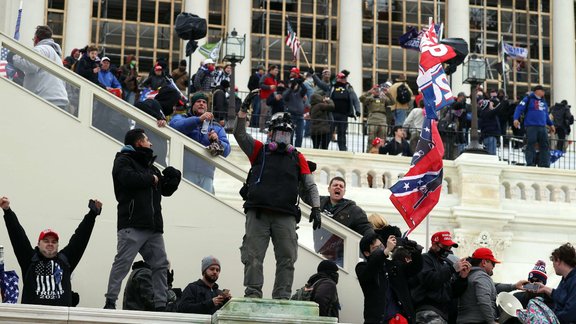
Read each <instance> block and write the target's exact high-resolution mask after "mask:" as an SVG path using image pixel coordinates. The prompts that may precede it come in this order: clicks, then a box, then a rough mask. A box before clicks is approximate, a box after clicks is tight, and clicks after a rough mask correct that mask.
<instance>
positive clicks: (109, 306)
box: [104, 298, 116, 309]
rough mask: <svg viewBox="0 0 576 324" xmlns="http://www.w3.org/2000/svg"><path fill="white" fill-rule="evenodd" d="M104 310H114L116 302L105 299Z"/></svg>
mask: <svg viewBox="0 0 576 324" xmlns="http://www.w3.org/2000/svg"><path fill="white" fill-rule="evenodd" d="M104 309H116V302H114V301H113V300H112V299H108V298H106V304H104Z"/></svg>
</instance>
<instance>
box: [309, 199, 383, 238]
mask: <svg viewBox="0 0 576 324" xmlns="http://www.w3.org/2000/svg"><path fill="white" fill-rule="evenodd" d="M330 207H331V205H330V197H329V196H320V210H322V211H324V210H328V211H330V213H331V214H332V215H333V216H332V218H333V219H334V220H335V221H338V222H339V223H340V224H342V225H344V226H346V227H348V228H350V229H351V230H353V231H355V232H356V233H358V234H360V235H362V236H364V235H366V234H368V233H373V232H374V228H373V227H372V224H370V222H369V221H368V217H367V216H366V212H364V210H362V208H360V207H358V206H357V205H356V203H355V202H354V201H353V200H349V199H344V198H343V199H342V200H341V201H340V202H339V203H338V204H337V205H336V206H334V208H333V209H332V208H330Z"/></svg>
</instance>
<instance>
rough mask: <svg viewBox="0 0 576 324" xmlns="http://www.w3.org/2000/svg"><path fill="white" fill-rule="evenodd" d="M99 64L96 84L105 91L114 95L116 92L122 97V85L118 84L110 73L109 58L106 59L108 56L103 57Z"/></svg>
mask: <svg viewBox="0 0 576 324" xmlns="http://www.w3.org/2000/svg"><path fill="white" fill-rule="evenodd" d="M100 64H101V67H100V71H99V72H98V82H100V84H101V85H103V86H104V87H106V90H108V91H110V92H112V93H114V94H115V95H116V93H117V92H119V94H120V95H122V85H121V84H120V82H118V79H116V76H114V73H112V71H110V58H108V56H104V57H103V58H102V60H101V63H100ZM111 90H112V91H111Z"/></svg>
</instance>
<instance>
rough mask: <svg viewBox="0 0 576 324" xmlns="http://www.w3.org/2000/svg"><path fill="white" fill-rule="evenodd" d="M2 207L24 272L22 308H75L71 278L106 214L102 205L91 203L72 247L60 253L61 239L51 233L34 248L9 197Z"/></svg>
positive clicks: (44, 234)
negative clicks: (98, 222) (99, 216)
mask: <svg viewBox="0 0 576 324" xmlns="http://www.w3.org/2000/svg"><path fill="white" fill-rule="evenodd" d="M0 207H1V208H2V209H3V210H4V221H5V222H6V229H7V230H8V235H9V236H10V242H11V243H12V248H13V249H14V254H15V255H16V259H18V264H20V269H21V271H22V276H23V279H22V284H23V287H22V304H35V305H49V306H73V304H72V285H71V282H70V274H71V273H72V272H73V271H74V269H75V268H76V266H77V265H78V263H79V262H80V259H81V258H82V255H83V254H84V250H86V246H87V245H88V241H89V240H90V235H92V229H93V228H94V223H95V222H96V216H98V215H100V212H101V211H102V203H101V202H100V201H98V200H96V199H95V200H90V202H89V203H88V208H90V210H89V211H88V214H87V215H86V216H84V219H83V220H82V222H81V223H80V225H78V228H77V229H76V231H75V232H74V235H72V237H71V238H70V242H69V243H68V245H67V246H66V247H65V248H63V249H62V250H60V251H59V250H58V241H59V239H60V237H59V236H58V233H56V232H55V231H54V230H51V229H45V230H43V231H42V232H40V236H39V237H38V245H37V246H36V248H32V245H31V244H30V240H29V239H28V236H27V235H26V232H25V231H24V228H22V225H20V222H18V218H17V217H16V214H15V213H14V211H12V209H11V208H10V200H9V199H8V197H2V198H0Z"/></svg>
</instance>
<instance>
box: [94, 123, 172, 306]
mask: <svg viewBox="0 0 576 324" xmlns="http://www.w3.org/2000/svg"><path fill="white" fill-rule="evenodd" d="M124 144H125V145H124V147H123V148H122V150H120V152H118V153H117V154H116V158H115V159H114V167H113V169H112V179H113V181H114V194H115V195H116V200H117V201H118V232H117V237H118V249H117V252H116V257H114V263H113V264H112V269H111V270H110V278H109V279H108V291H107V292H106V295H105V296H106V304H105V305H104V309H116V300H117V299H118V293H119V292H120V286H122V280H124V278H125V277H126V275H127V274H128V271H130V266H131V265H132V262H134V258H135V257H136V254H138V253H140V254H141V255H142V257H143V258H144V261H146V263H148V264H149V265H150V268H151V269H152V287H153V288H154V307H155V309H156V310H157V311H164V310H166V301H167V296H166V290H167V289H168V283H167V270H168V259H167V258H166V249H165V247H164V237H163V236H162V234H163V233H164V220H163V218H162V206H161V204H160V203H161V201H162V196H165V197H169V196H171V195H172V194H173V193H174V192H175V191H176V189H178V185H179V184H180V178H181V173H180V171H178V170H176V169H174V168H173V167H167V168H166V169H164V171H163V172H162V173H160V171H159V170H158V169H157V168H156V167H155V166H154V160H155V159H156V156H155V155H154V152H153V151H152V149H151V147H152V143H150V140H149V139H148V136H146V134H145V133H144V130H142V129H139V128H135V129H132V130H130V131H128V132H127V133H126V136H125V137H124Z"/></svg>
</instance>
